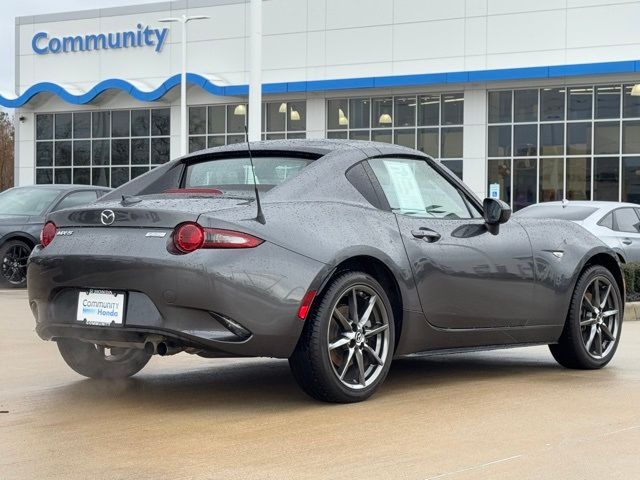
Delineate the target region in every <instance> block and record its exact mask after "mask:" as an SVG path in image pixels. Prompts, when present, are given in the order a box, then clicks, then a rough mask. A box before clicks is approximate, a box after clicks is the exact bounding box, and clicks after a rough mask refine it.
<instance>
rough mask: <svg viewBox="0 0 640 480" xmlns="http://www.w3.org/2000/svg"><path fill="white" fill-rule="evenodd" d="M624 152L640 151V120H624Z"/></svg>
mask: <svg viewBox="0 0 640 480" xmlns="http://www.w3.org/2000/svg"><path fill="white" fill-rule="evenodd" d="M622 153H640V120H633V121H623V122H622Z"/></svg>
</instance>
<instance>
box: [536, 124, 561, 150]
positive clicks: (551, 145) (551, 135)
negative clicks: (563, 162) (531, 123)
mask: <svg viewBox="0 0 640 480" xmlns="http://www.w3.org/2000/svg"><path fill="white" fill-rule="evenodd" d="M540 155H564V123H543V124H541V125H540Z"/></svg>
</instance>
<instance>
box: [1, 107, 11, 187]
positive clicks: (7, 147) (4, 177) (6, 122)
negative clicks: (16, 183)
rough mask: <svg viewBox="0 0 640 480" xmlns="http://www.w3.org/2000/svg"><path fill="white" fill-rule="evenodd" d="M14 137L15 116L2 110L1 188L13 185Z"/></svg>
mask: <svg viewBox="0 0 640 480" xmlns="http://www.w3.org/2000/svg"><path fill="white" fill-rule="evenodd" d="M14 138H15V132H14V129H13V118H12V117H10V116H9V114H8V113H6V112H0V190H5V189H7V188H10V187H13V160H14V158H13V157H14V149H13V144H14Z"/></svg>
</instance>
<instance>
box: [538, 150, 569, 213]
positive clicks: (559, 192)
mask: <svg viewBox="0 0 640 480" xmlns="http://www.w3.org/2000/svg"><path fill="white" fill-rule="evenodd" d="M563 192H564V159H562V158H541V159H540V199H539V201H540V202H554V201H556V200H562V199H563V198H564V195H563Z"/></svg>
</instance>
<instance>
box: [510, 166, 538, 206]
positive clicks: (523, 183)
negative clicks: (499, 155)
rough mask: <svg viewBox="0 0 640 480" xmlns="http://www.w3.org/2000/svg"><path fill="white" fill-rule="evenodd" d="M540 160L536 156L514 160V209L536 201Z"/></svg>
mask: <svg viewBox="0 0 640 480" xmlns="http://www.w3.org/2000/svg"><path fill="white" fill-rule="evenodd" d="M537 177H538V162H537V159H535V158H527V159H517V160H514V161H513V210H514V211H518V210H520V209H521V208H524V207H527V206H529V205H531V204H533V203H536V188H537V187H536V183H537Z"/></svg>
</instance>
